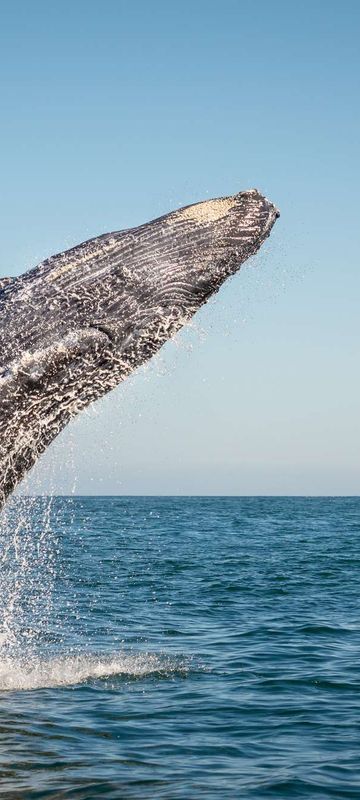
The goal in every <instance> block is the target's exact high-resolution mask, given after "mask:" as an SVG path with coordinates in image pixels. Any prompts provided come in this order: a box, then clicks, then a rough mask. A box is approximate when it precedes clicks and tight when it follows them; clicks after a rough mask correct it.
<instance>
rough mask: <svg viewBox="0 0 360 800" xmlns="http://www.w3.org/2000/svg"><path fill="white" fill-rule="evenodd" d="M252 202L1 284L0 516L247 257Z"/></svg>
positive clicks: (149, 229) (107, 237)
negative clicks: (52, 452)
mask: <svg viewBox="0 0 360 800" xmlns="http://www.w3.org/2000/svg"><path fill="white" fill-rule="evenodd" d="M277 216H278V212H277V210H276V208H275V207H274V206H273V205H272V204H271V203H270V202H269V201H268V200H266V199H265V198H264V197H263V196H262V195H261V194H259V193H258V192H257V191H256V190H251V191H248V192H241V193H239V194H237V195H235V196H234V197H229V198H221V199H219V200H210V201H206V202H204V203H198V204H196V205H194V206H188V207H186V208H184V209H180V210H179V211H175V212H172V213H170V214H168V215H166V216H164V217H161V218H159V219H156V220H154V221H153V222H149V223H148V224H146V225H142V226H140V227H139V228H133V229H131V230H125V231H116V232H114V233H109V234H104V235H103V236H99V237H97V238H96V239H91V240H90V241H88V242H84V243H83V244H80V245H79V246H78V247H74V248H72V249H71V250H68V251H67V252H64V253H59V254H58V255H56V256H52V257H51V258H49V259H47V260H46V261H44V262H43V263H42V264H40V265H39V266H38V267H36V268H35V269H32V270H31V271H29V272H27V273H26V274H24V275H22V276H21V277H19V278H16V279H12V280H11V279H3V280H2V281H1V282H0V332H1V341H0V507H1V506H2V505H3V504H4V502H5V500H6V498H7V497H8V495H9V494H10V493H11V492H12V491H13V489H14V488H15V486H16V485H17V484H18V483H19V481H20V480H21V478H22V477H23V476H24V474H25V473H26V472H27V471H28V470H29V469H30V468H31V467H32V466H33V464H34V463H35V461H36V459H37V458H38V456H39V455H40V454H41V453H42V452H43V451H44V450H45V449H46V447H47V446H48V445H49V444H50V442H51V441H52V440H53V439H54V438H55V437H56V436H57V434H58V433H59V432H60V431H61V430H62V429H63V428H64V426H65V425H66V424H67V423H68V422H69V420H70V419H71V418H72V417H74V415H75V414H77V413H78V412H79V411H81V409H83V408H85V406H87V405H88V404H89V403H91V402H92V401H93V400H96V399H98V398H99V397H101V396H102V395H104V394H105V393H106V392H108V391H109V390H110V389H112V388H114V387H115V386H116V385H117V384H118V383H119V382H120V381H122V380H123V379H124V378H126V376H127V375H129V373H131V372H132V371H133V370H134V369H136V368H137V367H138V366H140V365H141V364H143V363H144V362H145V361H146V360H147V359H149V358H150V357H151V356H152V355H153V354H154V353H155V352H156V351H157V350H159V348H160V347H161V346H162V345H163V344H164V342H166V341H167V339H169V338H170V337H171V336H173V334H174V333H175V332H176V331H177V330H178V329H179V328H181V327H182V325H184V324H185V323H186V322H187V321H188V320H189V319H190V318H191V317H192V316H193V314H194V313H195V312H196V311H197V309H198V308H200V306H202V305H203V303H205V302H206V301H207V300H208V298H209V297H211V295H212V294H214V292H216V291H217V290H218V289H219V287H220V286H221V284H222V283H223V282H224V280H225V279H226V278H227V277H228V276H229V275H232V274H233V273H234V272H236V271H237V270H238V269H239V267H240V266H241V264H242V263H243V262H244V261H245V260H246V259H247V258H249V256H252V255H253V254H254V253H256V251H257V250H258V249H259V247H260V246H261V244H262V242H263V241H264V239H265V238H266V237H267V236H268V235H269V233H270V230H271V228H272V225H273V223H274V221H275V219H276V217H277Z"/></svg>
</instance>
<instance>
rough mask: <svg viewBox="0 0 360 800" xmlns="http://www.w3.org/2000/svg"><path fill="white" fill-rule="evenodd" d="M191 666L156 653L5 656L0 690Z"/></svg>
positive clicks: (137, 675) (177, 670)
mask: <svg viewBox="0 0 360 800" xmlns="http://www.w3.org/2000/svg"><path fill="white" fill-rule="evenodd" d="M187 670H188V667H187V666H186V664H185V662H184V663H182V662H179V661H178V660H175V659H170V658H167V657H166V656H161V655H156V654H154V653H135V654H132V653H113V654H110V655H108V656H104V655H102V654H99V655H98V656H96V655H88V656H87V655H64V656H58V657H55V658H48V659H46V658H40V657H37V656H36V655H33V656H32V658H31V659H29V658H28V657H25V658H15V657H13V656H6V657H5V658H3V659H1V660H0V691H18V690H31V689H45V688H51V687H57V686H73V685H76V684H79V683H84V682H85V681H88V680H93V681H94V680H97V679H102V680H103V679H107V678H114V677H125V678H128V679H136V678H144V677H150V676H156V677H157V678H161V677H169V676H171V675H182V674H186V673H187Z"/></svg>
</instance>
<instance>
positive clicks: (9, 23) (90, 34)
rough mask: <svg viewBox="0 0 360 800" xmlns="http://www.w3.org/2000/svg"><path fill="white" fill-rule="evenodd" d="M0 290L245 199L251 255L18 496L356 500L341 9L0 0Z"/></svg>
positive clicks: (349, 137)
mask: <svg viewBox="0 0 360 800" xmlns="http://www.w3.org/2000/svg"><path fill="white" fill-rule="evenodd" d="M0 18H1V25H0V66H1V69H0V86H1V117H2V122H1V127H0V145H1V155H2V158H1V186H2V192H1V197H0V218H1V237H0V275H1V276H4V275H16V274H19V273H20V272H23V271H24V270H26V269H28V268H29V267H31V266H34V265H35V264H36V263H38V262H39V261H41V260H42V259H43V258H45V257H46V256H48V255H50V254H52V253H56V252H58V251H60V250H63V249H66V248H69V247H71V246H72V245H74V244H77V243H78V242H80V241H82V240H84V239H87V238H89V237H92V236H96V235H98V234H100V233H103V232H105V231H109V230H118V229H121V228H126V227H129V226H133V225H137V224H140V223H142V222H145V221H147V220H148V219H151V218H153V217H156V216H159V215H160V214H162V213H166V212H168V211H170V210H171V209H173V208H176V207H178V206H182V205H185V204H187V203H192V202H196V201H198V200H203V199H206V198H210V197H216V196H221V195H228V194H233V193H235V192H237V191H240V190H242V189H246V188H251V187H257V188H259V189H260V190H261V191H262V192H264V193H265V194H266V195H267V196H268V197H269V198H270V199H271V200H272V201H273V202H274V203H275V204H276V205H277V206H278V208H279V209H280V211H281V218H280V220H279V221H278V222H277V224H276V226H275V228H274V231H273V233H272V235H271V237H270V239H269V240H268V242H267V244H266V246H265V248H264V250H263V251H262V252H261V253H260V254H259V255H258V256H257V257H256V258H255V259H254V260H253V261H252V262H251V263H250V264H249V266H247V267H246V268H244V269H243V270H241V272H240V274H238V275H237V276H236V277H235V278H234V279H233V280H231V281H230V282H229V283H228V284H227V285H226V286H225V287H223V289H222V290H221V292H220V293H219V295H218V296H217V297H216V299H215V300H213V301H212V302H211V303H210V304H208V305H207V306H206V307H205V308H204V309H203V310H202V311H200V313H199V314H198V315H197V317H196V318H195V320H194V324H193V325H192V326H191V328H190V329H188V330H186V331H184V332H182V333H181V334H180V335H179V336H178V337H177V338H176V341H175V342H172V343H170V344H168V345H166V347H165V348H164V349H163V351H162V352H161V354H160V356H159V357H158V358H156V359H154V361H153V362H151V364H150V365H149V366H148V367H147V368H145V369H142V370H140V371H139V373H137V374H136V375H135V376H133V377H132V378H131V379H130V380H129V381H127V382H126V383H125V384H124V385H123V386H122V387H120V388H119V389H118V390H116V391H115V392H113V393H112V394H111V395H110V396H109V397H107V398H106V399H105V400H104V401H101V402H99V403H97V404H96V406H95V408H93V409H91V410H90V411H89V413H87V414H85V415H83V416H82V417H81V418H80V419H79V420H77V421H76V422H75V423H73V424H72V425H71V426H70V427H69V429H67V430H66V431H65V432H64V433H63V434H62V435H61V437H60V438H59V440H58V441H57V442H56V443H55V445H54V446H52V448H51V449H50V452H49V453H48V454H47V455H46V456H45V457H44V458H43V460H42V463H41V464H40V465H39V466H38V467H37V468H36V469H35V472H34V476H33V477H32V478H31V480H30V482H29V483H28V489H29V491H45V492H47V491H49V490H50V489H51V490H54V491H55V492H63V493H69V492H71V491H72V490H73V489H74V488H75V491H76V492H78V493H80V494H86V493H92V494H100V493H105V494H108V493H109V494H122V493H124V494H131V493H140V494H240V495H241V494H245V495H247V494H280V495H281V494H359V477H360V468H359V452H360V423H359V394H360V391H359V389H360V378H359V367H358V360H359V358H358V348H359V328H360V323H359V294H360V293H359V289H360V281H359V253H358V249H359V248H358V227H359V185H360V181H359V177H360V176H359V156H358V149H359V144H358V143H359V134H360V131H359V128H360V125H359V122H360V119H359V118H360V111H359V102H358V96H359V76H360V69H359V66H360V65H359V47H358V42H359V33H360V24H359V23H360V5H359V4H358V3H355V2H351V1H349V0H345V2H343V3H342V4H341V5H339V4H338V3H337V2H332V0H329V1H327V2H321V0H319V2H317V3H315V4H314V3H312V2H308V0H305V2H304V3H302V4H301V6H300V5H299V4H295V3H288V2H281V1H279V0H275V2H271V3H268V2H262V0H260V1H259V2H257V3H256V4H255V3H253V2H247V1H246V0H244V1H243V0H223V2H222V3H219V2H218V0H216V2H213V0H206V1H205V0H197V2H196V3H193V2H187V0H185V2H183V3H181V4H175V3H168V2H162V1H160V0H152V2H145V0H144V1H143V2H139V0H135V2H134V1H132V2H131V3H130V2H124V1H123V0H117V1H116V2H115V1H113V0H104V2H102V3H101V4H100V3H98V2H91V1H90V0H87V1H86V2H85V1H84V0H77V2H76V3H73V2H69V0H63V1H62V2H61V3H60V2H55V3H48V2H39V0H32V2H31V3H26V2H16V0H15V2H11V3H8V2H5V1H3V2H1V3H0Z"/></svg>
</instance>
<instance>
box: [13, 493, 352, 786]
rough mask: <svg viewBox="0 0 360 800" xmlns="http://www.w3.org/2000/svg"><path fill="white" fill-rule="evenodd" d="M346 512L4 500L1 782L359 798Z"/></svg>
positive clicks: (327, 502) (226, 504)
mask: <svg viewBox="0 0 360 800" xmlns="http://www.w3.org/2000/svg"><path fill="white" fill-rule="evenodd" d="M359 512H360V499H359V498H358V499H354V498H340V499H337V498H330V499H328V498H285V499H283V498H153V497H151V498H75V499H72V500H67V499H56V500H54V501H53V502H52V503H50V502H49V501H47V500H45V499H44V500H37V501H30V500H26V499H23V500H20V499H18V500H16V501H14V502H13V503H12V505H11V507H10V509H9V510H8V511H7V512H6V514H5V517H6V518H5V519H3V521H2V523H1V526H0V527H1V570H2V572H1V582H2V583H1V586H2V591H1V595H2V596H1V599H0V611H1V615H2V617H1V619H2V626H3V627H2V639H1V640H0V641H1V647H0V778H1V781H0V795H2V796H5V797H8V798H9V799H10V798H26V800H28V798H29V799H30V798H52V797H53V798H84V799H85V798H86V799H89V800H90V799H91V798H97V797H102V798H109V799H110V798H114V800H115V798H116V800H127V798H129V799H130V798H137V799H138V800H144V799H147V798H166V800H176V798H179V799H180V798H181V800H189V799H190V798H202V800H207V798H209V799H210V798H211V799H212V798H220V800H226V799H227V798H228V799H229V800H230V799H231V800H234V798H256V800H261V798H276V800H281V799H282V798H309V799H310V798H360V613H359V593H360V573H359V564H360V539H359V533H360V524H359Z"/></svg>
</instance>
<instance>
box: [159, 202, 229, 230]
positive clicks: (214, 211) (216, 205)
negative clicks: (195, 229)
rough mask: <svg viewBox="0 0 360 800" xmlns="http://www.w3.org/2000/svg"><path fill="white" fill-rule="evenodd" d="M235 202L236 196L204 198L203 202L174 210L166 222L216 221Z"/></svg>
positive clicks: (199, 222) (224, 214)
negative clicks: (213, 198) (215, 198)
mask: <svg viewBox="0 0 360 800" xmlns="http://www.w3.org/2000/svg"><path fill="white" fill-rule="evenodd" d="M235 204H236V197H221V198H219V199H217V200H205V202H203V203H195V205H193V206H187V207H186V208H182V209H181V210H180V211H175V214H174V216H173V218H172V219H171V217H169V219H168V224H171V223H172V222H173V221H174V217H175V219H176V220H181V219H183V220H191V221H192V222H196V223H197V224H198V225H201V224H203V223H207V222H216V220H218V219H221V218H222V217H226V214H228V213H229V211H231V209H232V208H233V207H234V205H235Z"/></svg>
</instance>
